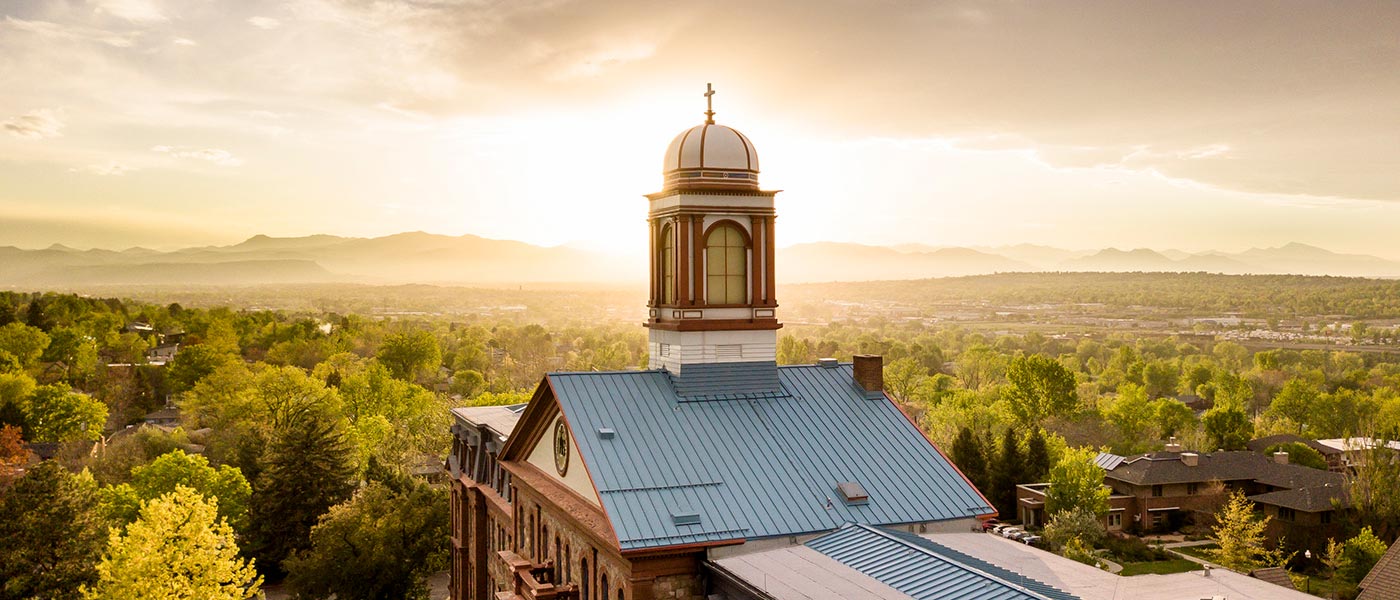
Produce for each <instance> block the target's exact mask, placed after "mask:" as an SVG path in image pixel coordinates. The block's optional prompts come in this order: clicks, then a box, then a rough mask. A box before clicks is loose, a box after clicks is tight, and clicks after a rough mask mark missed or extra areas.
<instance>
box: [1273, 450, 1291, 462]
mask: <svg viewBox="0 0 1400 600" xmlns="http://www.w3.org/2000/svg"><path fill="white" fill-rule="evenodd" d="M1274 462H1276V463H1278V464H1281V465H1286V464H1288V453H1287V452H1275V453H1274Z"/></svg>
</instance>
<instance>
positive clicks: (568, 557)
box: [564, 544, 574, 581]
mask: <svg viewBox="0 0 1400 600" xmlns="http://www.w3.org/2000/svg"><path fill="white" fill-rule="evenodd" d="M573 580H574V552H573V550H570V549H569V545H568V544H564V581H573Z"/></svg>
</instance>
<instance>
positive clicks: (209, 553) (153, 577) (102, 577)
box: [83, 486, 262, 600]
mask: <svg viewBox="0 0 1400 600" xmlns="http://www.w3.org/2000/svg"><path fill="white" fill-rule="evenodd" d="M217 512H218V510H217V508H216V507H215V502H214V501H213V500H210V499H206V498H204V497H202V496H201V495H200V494H199V492H196V491H195V490H193V489H190V488H187V487H185V486H179V487H177V488H176V489H175V491H173V492H171V493H169V494H166V495H164V496H161V497H160V498H157V499H155V500H152V501H150V502H148V503H146V504H145V505H144V506H143V507H142V508H141V515H140V517H139V518H137V520H136V521H135V522H134V523H132V524H131V525H128V526H127V527H126V533H125V534H122V533H120V532H118V531H116V530H114V531H113V532H112V534H111V538H110V540H109V541H108V546H107V552H106V553H105V555H104V556H103V557H102V562H101V563H99V564H98V565H97V573H98V581H97V582H96V584H94V585H93V586H91V587H89V588H86V589H84V590H83V598H85V599H87V600H96V599H99V598H100V599H103V600H108V599H110V600H167V599H176V600H246V599H247V598H251V597H256V596H258V595H259V593H258V588H259V587H260V586H261V585H262V579H261V578H260V577H258V575H257V573H256V572H255V571H254V570H253V565H252V562H251V561H249V560H248V559H244V558H239V556H238V544H237V542H236V541H235V540H234V536H233V528H232V527H229V525H228V523H226V522H224V521H223V520H221V519H218V517H217Z"/></svg>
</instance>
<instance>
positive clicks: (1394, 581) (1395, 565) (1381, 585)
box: [1356, 542, 1400, 600]
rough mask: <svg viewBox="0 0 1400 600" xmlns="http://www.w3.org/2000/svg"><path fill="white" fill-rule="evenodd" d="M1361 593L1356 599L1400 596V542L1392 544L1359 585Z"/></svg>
mask: <svg viewBox="0 0 1400 600" xmlns="http://www.w3.org/2000/svg"><path fill="white" fill-rule="evenodd" d="M1357 587H1358V588H1359V589H1360V590H1361V593H1359V594H1357V596H1356V600H1394V599H1395V598H1400V542H1397V543H1394V544H1391V545H1390V549H1389V550H1387V551H1386V552H1385V554H1384V555H1383V556H1381V559H1380V560H1378V561H1376V566H1374V567H1371V572H1370V573H1367V574H1366V577H1365V578H1363V579H1362V580H1361V584H1360V585H1359V586H1357Z"/></svg>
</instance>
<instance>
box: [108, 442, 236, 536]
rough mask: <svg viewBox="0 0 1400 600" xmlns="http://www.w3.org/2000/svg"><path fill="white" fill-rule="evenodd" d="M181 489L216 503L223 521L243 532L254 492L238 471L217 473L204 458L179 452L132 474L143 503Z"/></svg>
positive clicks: (219, 470) (227, 468)
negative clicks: (193, 492)
mask: <svg viewBox="0 0 1400 600" xmlns="http://www.w3.org/2000/svg"><path fill="white" fill-rule="evenodd" d="M180 486H184V487H188V488H190V489H193V490H194V491H196V492H198V493H199V494H201V495H203V496H204V497H205V498H208V499H211V500H216V501H217V502H218V507H219V518H221V519H225V520H227V521H228V523H229V525H232V526H233V528H234V529H242V526H243V518H244V514H245V513H247V511H248V496H249V495H250V494H251V493H252V489H251V488H250V487H249V486H248V480H247V479H244V478H243V473H242V472H240V471H239V470H238V469H237V468H236V467H231V466H229V465H220V466H219V467H218V468H217V469H216V468H214V467H211V466H209V461H208V460H207V459H205V458H204V457H203V456H200V455H198V454H188V453H186V452H184V451H182V450H175V451H172V452H169V453H166V454H163V455H161V456H159V457H157V458H156V459H155V460H153V461H151V463H150V464H147V465H142V466H139V467H136V468H134V469H132V470H131V487H132V489H133V490H135V492H136V495H137V497H138V498H140V499H141V500H152V499H155V498H158V497H160V496H164V495H165V494H168V493H171V492H174V491H175V488H177V487H180Z"/></svg>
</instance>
